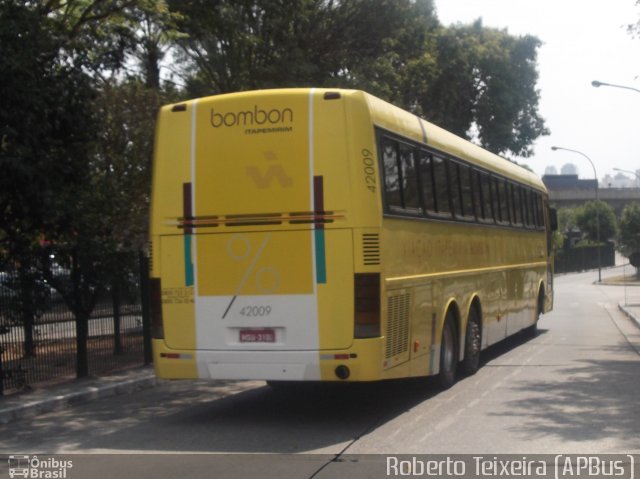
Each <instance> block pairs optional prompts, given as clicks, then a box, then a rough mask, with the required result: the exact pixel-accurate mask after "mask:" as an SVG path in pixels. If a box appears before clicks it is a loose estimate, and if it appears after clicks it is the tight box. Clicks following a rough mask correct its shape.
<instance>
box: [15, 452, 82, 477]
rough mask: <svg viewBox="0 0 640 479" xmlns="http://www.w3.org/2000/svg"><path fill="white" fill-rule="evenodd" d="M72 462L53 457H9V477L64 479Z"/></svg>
mask: <svg viewBox="0 0 640 479" xmlns="http://www.w3.org/2000/svg"><path fill="white" fill-rule="evenodd" d="M72 467H73V461H63V460H60V459H56V458H54V457H48V458H46V459H39V458H38V456H33V457H30V456H24V455H15V456H9V477H10V478H12V479H13V478H14V477H27V478H34V479H65V478H66V477H67V470H68V469H71V468H72Z"/></svg>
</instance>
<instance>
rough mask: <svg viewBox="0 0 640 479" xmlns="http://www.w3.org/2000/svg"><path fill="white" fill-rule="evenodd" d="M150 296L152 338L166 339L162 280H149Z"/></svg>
mask: <svg viewBox="0 0 640 479" xmlns="http://www.w3.org/2000/svg"><path fill="white" fill-rule="evenodd" d="M149 295H150V296H151V337H152V338H154V339H164V326H163V324H162V287H161V286H160V278H150V279H149Z"/></svg>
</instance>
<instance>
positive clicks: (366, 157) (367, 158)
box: [361, 148, 376, 193]
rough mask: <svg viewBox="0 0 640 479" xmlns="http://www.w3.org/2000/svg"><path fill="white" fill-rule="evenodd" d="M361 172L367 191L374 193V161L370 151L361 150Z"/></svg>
mask: <svg viewBox="0 0 640 479" xmlns="http://www.w3.org/2000/svg"><path fill="white" fill-rule="evenodd" d="M361 153H362V171H363V173H364V183H365V184H366V185H367V189H368V190H369V191H371V192H372V193H375V192H376V170H375V168H374V167H373V165H374V164H375V160H374V159H373V155H372V154H371V151H369V150H367V149H366V148H363V150H362V152H361Z"/></svg>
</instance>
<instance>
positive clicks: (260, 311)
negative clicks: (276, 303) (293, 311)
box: [240, 306, 271, 318]
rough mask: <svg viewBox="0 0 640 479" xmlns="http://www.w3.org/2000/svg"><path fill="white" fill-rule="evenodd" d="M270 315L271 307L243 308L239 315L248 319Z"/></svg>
mask: <svg viewBox="0 0 640 479" xmlns="http://www.w3.org/2000/svg"><path fill="white" fill-rule="evenodd" d="M270 314H271V306H244V307H243V308H242V309H241V310H240V315H241V316H246V317H248V318H257V317H263V316H269V315H270Z"/></svg>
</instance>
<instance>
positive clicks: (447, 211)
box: [432, 155, 451, 216]
mask: <svg viewBox="0 0 640 479" xmlns="http://www.w3.org/2000/svg"><path fill="white" fill-rule="evenodd" d="M432 158H433V183H434V186H435V193H436V195H435V197H436V208H437V210H438V211H437V212H438V213H439V214H441V215H446V216H451V206H450V204H449V181H448V177H447V176H448V175H447V162H446V160H445V159H444V158H442V157H439V156H435V155H433V157H432Z"/></svg>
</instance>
